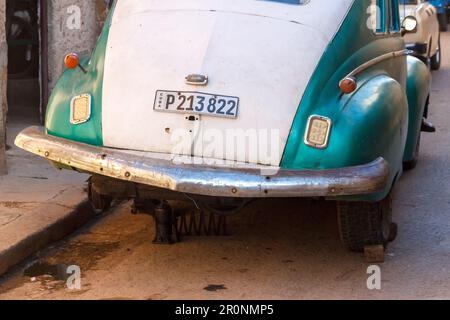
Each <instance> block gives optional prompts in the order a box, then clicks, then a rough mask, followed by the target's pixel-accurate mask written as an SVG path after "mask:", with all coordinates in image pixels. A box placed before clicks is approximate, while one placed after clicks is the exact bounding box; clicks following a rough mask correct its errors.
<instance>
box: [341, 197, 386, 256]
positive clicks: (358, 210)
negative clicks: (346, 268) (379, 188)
mask: <svg viewBox="0 0 450 320" xmlns="http://www.w3.org/2000/svg"><path fill="white" fill-rule="evenodd" d="M337 209H338V221H339V231H340V235H341V240H342V242H343V244H344V245H345V246H346V247H347V248H348V249H349V250H350V251H353V252H363V251H364V248H365V247H366V246H373V245H382V246H384V247H386V246H387V245H388V243H389V240H391V239H392V238H393V235H391V230H392V198H391V195H390V194H389V195H388V196H387V197H386V198H385V199H384V200H382V201H379V202H346V201H342V202H338V204H337Z"/></svg>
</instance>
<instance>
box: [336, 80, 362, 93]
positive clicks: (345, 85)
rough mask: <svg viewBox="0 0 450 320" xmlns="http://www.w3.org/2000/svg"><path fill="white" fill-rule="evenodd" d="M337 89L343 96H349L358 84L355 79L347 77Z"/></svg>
mask: <svg viewBox="0 0 450 320" xmlns="http://www.w3.org/2000/svg"><path fill="white" fill-rule="evenodd" d="M339 88H340V89H341V91H342V92H343V93H344V94H350V93H352V92H354V91H355V90H356V89H357V88H358V84H357V82H356V79H355V78H353V77H347V78H345V79H343V80H342V81H341V82H340V83H339Z"/></svg>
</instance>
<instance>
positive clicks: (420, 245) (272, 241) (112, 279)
mask: <svg viewBox="0 0 450 320" xmlns="http://www.w3.org/2000/svg"><path fill="white" fill-rule="evenodd" d="M442 43H443V47H444V59H445V61H444V64H443V66H442V69H441V70H440V71H439V72H435V73H434V83H433V92H432V101H431V114H430V119H431V120H432V121H433V122H434V124H435V125H436V126H437V129H438V133H436V134H425V135H424V136H423V142H422V153H421V158H420V164H419V166H418V168H417V169H416V170H415V171H413V172H409V173H406V174H405V175H404V177H403V178H402V180H401V181H400V183H399V184H398V186H397V188H396V191H395V195H394V196H395V201H394V212H395V221H396V222H398V223H399V236H398V239H397V241H396V242H394V243H393V244H392V245H391V246H390V247H389V250H388V254H387V259H386V262H385V263H384V264H382V265H380V267H381V279H382V281H381V290H369V289H368V288H367V279H368V276H369V275H368V274H367V268H368V267H369V265H368V264H367V263H365V262H364V259H363V257H362V256H361V255H359V254H352V253H348V252H346V251H345V250H344V249H343V247H342V246H341V244H340V241H339V235H338V231H337V222H336V215H335V212H334V208H333V206H332V205H330V204H326V203H309V202H305V201H285V200H280V201H262V202H257V203H254V204H252V205H251V207H249V208H248V209H246V210H245V212H243V213H242V214H241V215H239V216H236V217H233V218H232V219H231V220H230V221H229V231H230V234H231V235H229V236H226V237H190V238H185V239H184V241H183V242H182V243H180V244H176V245H173V246H156V245H153V244H152V243H151V240H152V237H153V222H152V219H151V218H150V217H149V216H133V215H131V214H130V204H128V203H124V204H121V205H119V206H118V207H116V208H115V209H114V210H113V211H112V212H111V213H110V214H108V215H107V216H105V217H102V218H99V219H97V220H96V221H95V222H93V223H92V224H91V225H89V226H87V227H85V228H84V229H82V230H80V232H79V233H78V234H76V235H74V236H72V237H70V238H68V239H66V240H65V241H63V242H61V243H59V244H56V245H55V246H54V247H52V248H49V249H48V250H46V251H45V252H42V253H41V254H40V255H39V258H40V259H41V260H42V261H45V262H46V263H47V264H43V265H40V266H38V267H35V268H31V269H30V268H27V266H25V265H23V266H21V267H19V268H17V269H16V270H15V271H14V272H13V273H11V274H9V275H8V276H7V277H6V278H3V279H2V280H1V281H0V299H13V298H14V299H17V298H19V299H385V298H388V299H400V298H405V299H413V298H417V299H441V298H447V299H448V298H450V196H449V195H450V183H449V181H450V169H449V168H450V156H449V150H450V131H449V124H450V112H449V108H450V96H449V94H450V91H449V89H450V33H447V34H445V35H443V39H442ZM32 262H33V261H29V262H28V263H32ZM55 265H78V266H80V268H81V275H82V278H81V290H75V291H73V290H69V289H67V287H66V286H65V282H64V281H57V280H55V279H54V278H52V277H49V276H37V275H39V274H40V273H56V272H55V270H54V269H55V267H54V266H55ZM28 266H29V265H28ZM34 275H36V276H37V277H33V276H34Z"/></svg>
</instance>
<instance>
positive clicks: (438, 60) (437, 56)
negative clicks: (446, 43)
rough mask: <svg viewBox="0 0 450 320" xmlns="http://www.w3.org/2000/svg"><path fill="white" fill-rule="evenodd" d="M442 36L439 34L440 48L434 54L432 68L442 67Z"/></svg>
mask: <svg viewBox="0 0 450 320" xmlns="http://www.w3.org/2000/svg"><path fill="white" fill-rule="evenodd" d="M441 48H442V47H441V37H440V36H439V40H438V50H437V52H436V54H435V55H434V56H432V57H431V59H430V67H431V70H439V69H440V68H441V61H442V49H441Z"/></svg>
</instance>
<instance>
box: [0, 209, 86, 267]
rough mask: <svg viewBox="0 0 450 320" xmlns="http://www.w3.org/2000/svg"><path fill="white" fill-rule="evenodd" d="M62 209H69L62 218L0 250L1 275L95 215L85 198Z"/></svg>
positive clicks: (63, 213)
mask: <svg viewBox="0 0 450 320" xmlns="http://www.w3.org/2000/svg"><path fill="white" fill-rule="evenodd" d="M49 206H51V204H49V205H45V206H42V207H41V208H38V209H37V210H39V211H43V210H46V209H48V208H49ZM61 209H62V210H68V212H61V217H60V218H58V219H56V220H55V221H53V222H50V223H49V224H48V225H46V226H44V227H42V228H40V229H38V230H36V231H34V232H32V233H30V234H28V235H27V236H26V237H25V238H23V239H21V240H19V241H17V242H16V243H14V244H12V245H11V246H9V247H8V248H6V249H5V250H3V251H0V276H1V275H3V274H5V273H6V272H8V270H10V269H11V268H12V267H14V266H15V265H17V264H18V263H20V262H22V261H23V260H25V259H26V258H28V257H30V256H31V255H32V254H34V253H36V252H38V251H39V250H42V249H44V248H46V247H47V246H48V245H49V244H50V243H53V242H56V241H59V240H61V239H63V238H64V237H66V236H67V235H69V234H71V233H73V232H74V231H76V230H77V229H78V228H80V227H81V226H83V225H84V224H86V223H87V222H88V221H90V220H91V219H92V218H93V217H94V214H93V212H92V209H91V206H90V204H89V202H88V201H87V200H83V201H82V202H80V203H79V204H78V205H76V206H75V207H74V208H71V209H67V208H61Z"/></svg>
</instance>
